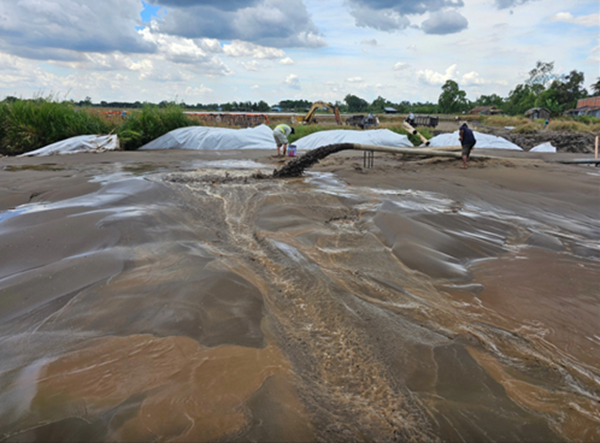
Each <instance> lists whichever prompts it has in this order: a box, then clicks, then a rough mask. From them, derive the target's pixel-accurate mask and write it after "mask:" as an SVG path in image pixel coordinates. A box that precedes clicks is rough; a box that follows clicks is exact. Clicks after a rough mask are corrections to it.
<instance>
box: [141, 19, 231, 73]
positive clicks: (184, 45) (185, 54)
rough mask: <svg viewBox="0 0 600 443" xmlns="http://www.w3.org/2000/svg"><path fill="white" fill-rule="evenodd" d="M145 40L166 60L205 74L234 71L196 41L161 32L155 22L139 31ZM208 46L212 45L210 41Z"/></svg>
mask: <svg viewBox="0 0 600 443" xmlns="http://www.w3.org/2000/svg"><path fill="white" fill-rule="evenodd" d="M139 33H140V35H141V37H142V38H143V39H144V41H146V42H148V43H151V44H153V45H155V46H156V48H157V51H158V53H159V54H160V55H162V56H163V57H164V58H165V59H166V60H168V61H170V62H173V63H180V64H187V65H189V66H190V68H191V69H193V70H195V71H197V72H202V73H203V74H205V75H212V76H224V75H231V74H233V72H232V71H231V70H230V69H229V68H228V67H227V65H225V63H223V61H222V60H221V59H220V58H219V57H217V56H216V55H215V54H211V53H208V52H207V51H206V49H205V48H202V47H201V46H199V45H198V44H197V43H196V41H194V40H192V39H189V38H183V37H177V36H173V35H167V34H163V33H161V32H159V30H158V25H157V24H156V23H154V25H153V26H151V27H146V28H144V29H142V30H140V31H139ZM208 47H211V45H210V42H208Z"/></svg>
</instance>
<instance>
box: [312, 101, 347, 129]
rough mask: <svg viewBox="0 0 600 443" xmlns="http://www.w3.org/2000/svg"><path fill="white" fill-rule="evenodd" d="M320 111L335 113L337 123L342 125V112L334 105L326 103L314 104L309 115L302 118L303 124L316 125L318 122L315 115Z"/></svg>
mask: <svg viewBox="0 0 600 443" xmlns="http://www.w3.org/2000/svg"><path fill="white" fill-rule="evenodd" d="M318 109H324V110H325V111H329V112H333V114H334V115H335V122H336V123H337V124H338V125H341V124H342V117H341V116H340V110H339V109H338V107H337V106H334V105H332V104H331V103H325V102H314V103H313V105H312V106H311V108H310V110H309V111H308V113H307V114H306V115H305V116H304V117H303V118H302V124H304V125H310V124H311V123H316V122H317V120H316V118H315V113H316V112H317V110H318Z"/></svg>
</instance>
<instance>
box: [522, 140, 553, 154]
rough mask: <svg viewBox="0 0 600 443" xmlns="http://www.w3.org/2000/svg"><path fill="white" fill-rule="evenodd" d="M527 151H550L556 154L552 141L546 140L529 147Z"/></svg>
mask: <svg viewBox="0 0 600 443" xmlns="http://www.w3.org/2000/svg"><path fill="white" fill-rule="evenodd" d="M529 152H552V153H554V154H556V148H555V147H554V145H552V143H550V142H546V143H542V144H541V145H537V146H536V147H535V148H531V149H530V150H529Z"/></svg>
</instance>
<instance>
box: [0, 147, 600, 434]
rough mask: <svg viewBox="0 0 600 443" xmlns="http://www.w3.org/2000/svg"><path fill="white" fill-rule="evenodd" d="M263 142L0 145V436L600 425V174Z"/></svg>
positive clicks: (503, 430)
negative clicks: (58, 150)
mask: <svg viewBox="0 0 600 443" xmlns="http://www.w3.org/2000/svg"><path fill="white" fill-rule="evenodd" d="M120 154H123V156H120ZM269 154H270V153H265V152H247V151H246V152H243V153H240V152H231V153H229V152H220V153H214V152H210V153H200V152H192V153H190V152H177V151H175V152H169V153H112V154H108V155H107V156H104V155H102V156H101V155H97V156H94V155H91V156H84V157H79V156H77V157H78V158H53V159H52V161H53V162H54V163H55V164H53V165H46V166H48V169H45V168H46V166H44V165H42V164H41V163H42V162H39V160H36V159H19V160H16V159H1V160H0V162H2V163H1V164H2V167H3V169H2V170H0V188H1V189H2V191H10V192H2V193H0V203H1V204H2V205H4V206H3V211H2V212H0V250H1V252H2V254H1V257H2V259H1V260H2V266H1V267H0V270H1V271H2V274H1V275H0V307H1V309H0V349H1V352H2V358H1V359H0V417H1V420H0V440H3V441H4V440H5V441H66V440H79V441H81V440H85V441H115V440H134V441H139V440H155V439H159V438H160V439H162V440H164V441H215V440H234V441H248V440H251V441H349V440H351V441H363V440H369V441H432V442H436V441H469V442H478V441H482V440H485V439H488V440H491V441H506V442H514V441H532V442H537V441H573V440H579V441H590V442H591V441H596V440H598V438H600V434H599V433H598V429H600V426H599V424H600V419H598V417H599V416H600V415H599V414H600V410H599V407H598V405H599V404H600V403H599V400H600V360H599V357H598V356H599V355H600V338H599V337H600V330H599V327H598V323H597V321H595V319H596V318H598V317H599V316H600V311H598V306H600V300H599V299H598V293H597V292H598V291H596V288H597V283H596V276H597V275H598V273H599V272H600V243H599V239H600V224H599V223H598V221H597V214H598V213H599V212H600V207H599V201H598V198H597V196H598V191H597V181H598V177H599V175H598V172H597V170H596V169H594V168H586V167H576V166H564V165H558V164H548V163H544V162H543V161H540V160H537V159H535V158H533V157H532V158H529V160H527V161H522V160H519V161H516V160H511V158H510V156H512V155H516V154H510V155H509V156H508V157H507V158H506V159H494V160H485V161H483V160H482V161H474V162H472V163H471V168H469V169H468V170H467V171H463V170H460V169H458V162H457V161H455V160H447V159H429V160H411V161H406V160H403V159H401V157H400V156H394V155H387V154H385V155H384V154H376V158H375V167H374V168H373V169H368V170H367V169H363V157H362V152H338V153H336V154H333V155H330V156H328V157H326V158H323V159H321V160H320V162H319V163H318V164H316V165H313V167H312V168H311V170H309V171H308V172H307V173H306V174H305V176H304V177H302V178H293V179H286V180H281V179H277V180H276V179H270V178H267V176H268V175H270V174H271V173H272V171H273V170H274V169H275V168H280V167H281V166H282V165H283V164H284V163H286V161H287V160H286V159H281V158H277V157H274V156H271V155H269ZM73 157H76V156H73ZM46 161H47V160H46ZM104 162H106V163H104ZM38 167H42V170H35V168H38ZM55 184H56V188H57V189H61V188H62V189H64V190H65V192H66V190H67V189H68V193H64V194H63V193H56V192H53V189H55ZM35 192H38V194H37V196H35V197H33V198H31V194H32V193H35ZM15 196H16V197H15ZM21 201H22V202H23V203H20V202H21ZM11 205H14V206H11Z"/></svg>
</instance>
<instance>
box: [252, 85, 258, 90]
mask: <svg viewBox="0 0 600 443" xmlns="http://www.w3.org/2000/svg"><path fill="white" fill-rule="evenodd" d="M250 89H254V90H257V89H260V86H258V85H253V86H251V87H250Z"/></svg>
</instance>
